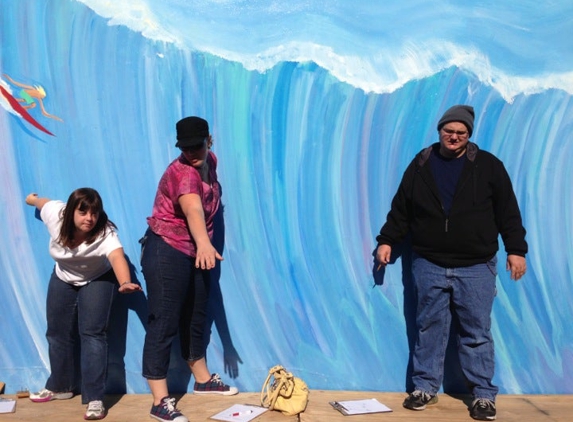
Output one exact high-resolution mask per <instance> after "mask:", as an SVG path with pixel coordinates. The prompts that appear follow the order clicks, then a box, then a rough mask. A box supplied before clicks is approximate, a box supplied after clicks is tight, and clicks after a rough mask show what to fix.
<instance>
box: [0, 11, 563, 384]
mask: <svg viewBox="0 0 573 422" xmlns="http://www.w3.org/2000/svg"><path fill="white" fill-rule="evenodd" d="M186 3H187V2H180V1H175V0H173V1H166V2H161V3H160V2H151V1H147V2H143V1H142V2H114V5H112V4H111V2H97V1H94V0H89V1H88V0H85V1H83V2H78V1H71V0H70V1H54V0H43V1H34V2H32V1H21V2H12V1H9V0H0V10H2V14H1V15H0V40H1V47H0V74H8V75H11V76H13V77H14V78H18V79H19V80H25V81H27V82H28V83H30V84H42V85H43V86H44V88H45V89H46V92H47V94H48V95H47V97H46V99H45V102H46V105H47V106H48V107H49V110H51V111H52V112H53V113H54V114H55V115H57V116H60V117H61V118H62V120H63V122H59V121H53V120H47V119H42V116H41V114H35V117H37V118H38V119H40V120H41V123H42V124H44V125H45V126H46V127H47V129H48V130H50V132H52V133H53V134H54V135H55V136H54V137H47V136H46V137H44V136H43V135H42V134H40V133H36V132H34V131H33V129H31V128H30V127H29V126H26V123H25V122H22V121H21V119H19V117H18V116H16V115H14V114H13V113H10V112H8V110H5V109H4V108H0V133H1V134H2V136H0V143H1V146H2V151H3V154H2V155H0V157H1V158H0V168H1V169H2V171H1V172H0V184H1V186H2V189H0V200H1V203H2V206H1V207H0V217H1V219H2V224H1V225H0V234H1V235H2V238H3V239H5V241H4V242H3V244H2V245H1V246H0V273H1V274H3V275H4V276H3V279H2V282H1V283H0V308H1V313H0V318H1V319H2V321H1V322H2V327H3V329H2V330H1V334H0V353H1V355H2V360H1V361H0V379H1V380H2V381H3V382H6V383H7V391H8V392H14V391H15V390H17V389H20V388H22V387H27V388H29V389H32V390H34V389H39V388H41V387H43V383H44V382H45V379H46V377H47V375H48V373H49V363H48V359H47V344H46V341H45V338H44V332H45V317H44V313H45V305H44V301H45V292H46V287H47V281H48V277H49V274H50V271H51V267H52V265H53V262H52V261H51V259H50V257H49V256H48V253H47V240H48V239H47V235H46V234H45V233H44V232H45V230H44V228H43V227H42V224H41V223H40V222H39V221H38V220H36V219H35V218H34V214H33V212H32V211H31V210H30V208H27V207H26V206H25V205H24V197H25V195H26V194H27V193H29V192H31V191H37V192H39V193H41V194H42V195H46V196H49V197H53V198H61V199H65V198H66V197H67V195H68V194H69V192H70V191H71V190H73V189H75V188H77V187H80V186H92V187H94V188H96V189H98V190H99V191H100V192H101V193H102V196H103V199H104V202H105V204H106V210H107V211H108V214H109V215H110V217H111V218H112V220H113V221H114V222H115V223H116V224H117V226H118V227H119V234H120V237H121V239H122V241H123V243H124V245H125V249H126V253H127V255H128V257H129V258H130V261H131V263H132V264H133V266H134V271H135V275H136V277H137V279H138V280H139V281H141V282H142V284H143V286H144V288H145V283H144V280H143V277H142V276H141V273H140V272H139V270H140V267H139V262H138V260H139V244H138V243H137V241H138V239H139V238H140V237H141V235H142V234H143V232H144V230H145V221H146V220H145V218H146V217H147V216H148V215H149V213H150V211H151V204H152V201H153V196H154V194H155V188H156V186H157V182H158V180H159V177H160V175H161V173H162V171H163V170H164V168H165V166H166V165H167V163H169V162H170V161H171V160H172V159H174V158H175V156H176V152H177V151H176V149H175V148H174V143H175V142H174V123H175V122H176V121H177V120H178V119H179V118H180V117H181V116H183V115H189V114H197V115H201V116H204V117H205V118H207V119H208V120H209V122H210V123H211V126H212V128H213V132H214V141H215V144H214V151H215V153H216V154H217V155H218V157H219V162H220V170H219V176H220V180H221V183H222V185H223V201H224V204H225V209H224V214H223V217H224V228H225V230H224V237H223V232H222V231H220V232H219V238H218V242H220V243H219V244H220V245H221V248H222V249H223V255H224V257H225V260H224V261H223V263H222V264H221V267H220V269H218V272H217V273H216V277H215V279H216V280H217V283H216V286H215V287H218V288H219V289H220V290H219V289H217V288H216V289H215V293H218V295H215V296H216V297H215V302H214V305H216V306H215V307H213V314H212V317H213V325H212V336H211V345H210V347H209V352H208V359H209V363H210V367H211V369H212V370H214V371H217V372H221V373H223V372H224V371H225V368H226V366H228V365H230V366H234V367H236V368H237V371H238V374H237V377H236V378H235V379H233V380H230V379H229V381H232V383H233V384H236V385H237V386H238V387H239V388H240V389H241V390H246V391H257V390H258V389H259V388H260V385H261V383H262V381H263V380H264V376H265V374H266V371H267V370H268V368H269V367H270V366H272V365H274V364H276V363H281V364H283V365H285V366H286V367H287V368H289V369H290V370H292V371H294V372H295V373H296V374H297V375H299V376H301V377H302V378H304V379H305V380H306V381H307V382H308V384H309V386H310V387H311V388H317V389H342V390H382V391H404V390H405V388H406V385H407V371H408V353H409V342H411V337H410V336H409V335H410V334H411V333H410V330H411V323H412V296H411V286H410V285H409V282H408V279H407V277H405V276H403V271H402V267H403V265H402V264H403V263H404V262H406V261H407V254H405V255H404V259H400V260H398V261H397V263H396V264H395V265H392V266H390V267H388V269H387V270H386V272H385V274H384V276H383V283H382V280H381V277H380V274H377V277H373V274H372V250H373V248H374V237H375V235H376V233H377V232H378V230H379V228H380V225H381V224H382V222H383V220H384V218H385V214H386V212H387V211H388V209H389V205H390V200H391V197H392V195H393V193H394V191H395V189H396V187H397V185H398V183H399V180H400V178H401V175H402V172H403V170H404V169H405V167H406V166H407V164H408V163H409V161H410V159H411V158H412V157H413V155H414V154H415V153H416V152H417V151H418V150H420V149H421V148H422V147H424V146H426V145H428V144H429V143H431V142H434V141H435V140H436V122H437V120H438V118H439V116H441V114H442V113H443V111H444V110H445V109H446V108H448V107H449V106H450V105H452V104H456V103H470V104H472V105H473V106H474V107H475V108H476V110H477V112H478V117H477V121H476V127H475V130H474V136H473V138H472V139H474V140H475V141H476V142H477V143H478V145H479V146H480V147H481V148H484V149H486V150H489V151H491V152H493V153H494V154H496V155H497V156H498V157H499V158H500V159H502V160H503V161H504V163H505V164H506V167H507V169H508V172H509V173H510V176H511V178H512V181H513V183H514V187H515V190H516V194H517V196H518V200H519V202H520V205H521V207H522V212H523V218H524V223H525V226H526V228H527V231H528V235H527V240H528V242H529V244H530V253H529V255H528V266H529V272H528V274H527V276H526V278H525V279H524V280H523V281H522V282H519V283H514V282H512V281H511V280H509V277H508V275H507V274H506V272H505V271H504V269H503V264H500V268H499V281H498V298H497V300H496V302H495V309H494V315H493V317H494V324H495V325H494V327H493V331H494V336H495V341H496V346H497V349H496V351H497V354H496V362H497V374H496V378H495V380H494V381H495V382H496V383H497V384H499V386H500V388H501V391H502V392H504V393H546V394H551V393H572V392H573V378H572V375H571V374H573V371H572V369H573V334H571V332H570V330H566V329H565V327H567V326H568V320H569V319H570V315H571V311H570V305H569V303H568V302H569V300H568V298H569V297H571V294H572V290H573V287H572V283H571V280H572V275H573V274H572V270H571V265H570V264H569V262H571V261H572V258H573V256H572V254H573V252H572V251H573V240H572V237H571V235H570V233H572V232H573V227H572V224H573V223H572V220H571V208H572V205H573V197H572V193H571V189H569V183H570V182H569V181H570V180H571V179H572V176H573V174H572V170H571V166H570V165H569V163H568V158H569V157H571V156H573V155H572V154H573V143H572V142H571V141H570V139H569V138H570V137H569V135H568V133H569V132H570V131H571V129H572V128H573V101H572V97H571V94H572V92H573V90H572V89H571V87H570V84H571V83H572V81H571V78H570V75H571V72H572V70H573V66H572V61H573V57H572V54H571V51H573V50H572V49H571V48H569V47H570V44H569V43H570V41H569V40H566V39H564V38H563V37H561V38H563V39H561V38H557V35H556V34H557V33H558V30H560V31H561V32H563V31H565V30H567V29H570V26H571V24H570V23H567V22H566V21H565V18H560V16H561V14H564V15H563V16H565V13H566V12H567V11H568V8H570V7H571V6H569V5H568V4H566V2H554V3H552V6H551V7H550V8H548V10H547V12H546V14H545V15H543V19H545V23H547V22H549V21H551V22H552V23H553V24H554V26H555V27H556V28H554V29H548V28H546V26H544V25H543V22H541V23H539V22H537V21H535V22H534V23H532V22H533V18H532V17H533V16H535V14H536V12H537V9H536V6H534V5H533V4H529V3H517V2H516V3H515V4H514V6H515V9H516V10H515V13H514V15H515V16H514V15H511V20H510V21H509V22H508V23H507V24H506V25H505V26H503V28H502V29H501V30H500V31H501V32H499V35H497V36H495V37H494V39H493V40H492V39H491V38H489V39H488V38H487V36H486V35H485V34H487V31H486V30H487V29H489V30H491V28H492V26H491V25H494V22H499V21H500V20H503V18H504V16H506V15H504V14H503V13H501V12H503V11H504V10H501V11H500V9H499V8H502V9H503V8H504V7H505V6H499V5H494V4H493V3H490V2H480V3H479V4H477V5H473V6H465V7H464V9H463V10H462V9H459V7H460V6H456V7H455V8H454V6H452V5H451V4H450V3H449V2H443V4H442V6H441V7H437V8H435V9H437V10H434V9H432V10H429V9H428V6H426V5H425V3H423V2H409V3H406V4H404V3H403V2H400V3H396V4H395V5H392V6H388V5H386V7H385V8H384V9H382V7H381V6H380V9H379V10H378V6H373V9H369V6H367V5H369V4H370V3H371V2H354V3H353V4H356V3H357V4H358V6H357V7H354V8H352V9H349V7H350V6H349V5H350V3H348V4H347V3H346V2H319V1H316V2H300V3H299V2H293V3H290V5H289V6H286V3H285V4H284V5H282V6H281V4H282V3H279V2H276V3H273V2H268V3H265V4H271V5H274V7H275V9H270V6H265V4H264V3H263V2H257V1H255V2H241V1H231V0H228V1H225V0H219V1H209V2H201V1H199V2H194V5H193V6H189V5H186ZM125 4H129V5H130V8H129V9H126V8H124V7H122V5H125ZM86 5H87V6H89V7H87V6H86ZM333 5H335V6H333ZM104 6H105V7H104ZM337 7H338V8H337ZM114 8H115V9H114ZM309 8H310V9H309ZM311 9H312V10H311ZM224 12H225V13H224ZM311 12H312V13H311ZM440 12H441V14H440ZM464 13H465V14H464ZM483 14H487V16H489V18H487V19H486V18H482V20H481V21H480V20H479V19H478V17H479V16H481V15H483ZM184 16H188V17H189V20H187V21H185V20H183V18H182V17H184ZM376 16H378V17H379V18H380V20H382V21H384V22H386V21H389V19H390V18H393V19H395V20H396V19H397V17H402V16H406V23H409V25H406V26H409V27H410V29H411V31H412V33H413V35H412V36H411V37H408V36H407V35H406V34H405V32H396V33H395V34H394V35H391V34H392V28H388V27H386V28H377V25H376V21H377V19H376ZM460 16H469V17H468V18H463V19H462V20H461V21H460V20H456V19H460ZM492 16H495V17H496V19H493V17H492ZM568 16H570V14H569V15H568ZM134 17H135V18H137V19H133V18H134ZM198 17H201V19H199V18H198ZM233 17H234V21H233V19H232V18H233ZM438 17H441V18H440V19H439V20H436V19H437V18H438ZM537 17H538V18H539V16H537ZM465 19H469V20H465ZM471 19H474V20H473V21H472V20H471ZM543 19H541V20H543ZM24 21H25V22H27V25H26V26H25V27H24V26H22V25H19V22H24ZM478 21H479V22H482V21H483V22H484V23H486V22H489V25H490V26H489V27H487V25H485V26H486V28H481V26H480V25H477V22H478ZM137 22H139V27H138V26H137ZM184 22H188V25H187V26H188V28H187V30H185V29H184V28H185V26H184V25H183V23H184ZM422 22H423V23H424V24H425V23H426V22H428V26H426V29H425V30H424V29H423V27H422V25H421V23H422ZM460 22H461V23H460ZM464 22H465V23H466V24H467V23H468V22H474V24H473V26H472V27H471V28H470V29H475V31H472V32H471V34H469V35H468V34H467V33H466V31H465V30H464V28H463V27H461V25H462V23H464ZM110 23H111V24H112V25H110ZM445 23H453V24H452V25H453V28H447V29H444V28H443V27H444V26H445ZM312 25H314V26H312ZM567 25H569V26H567ZM398 27H399V25H398V24H397V23H396V24H395V25H394V29H396V28H398ZM474 27H475V28H474ZM241 28H243V29H244V32H240V29H241ZM312 28H314V29H312ZM477 28H479V29H480V31H481V32H476V31H477ZM512 28H514V29H513V30H512ZM517 28H521V30H518V29H517ZM524 28H525V29H524ZM526 28H529V30H526ZM271 29H273V31H271ZM327 29H328V31H327ZM313 31H314V32H313ZM404 31H405V30H404ZM553 31H555V32H553ZM217 34H219V36H218V35H217ZM380 34H381V35H380ZM428 34H431V35H432V37H431V40H430V41H427V43H426V44H419V43H417V42H416V40H417V39H423V38H428V39H429V37H428V36H427V35H428ZM460 34H465V35H464V36H463V37H461V38H460V37H459V35H460ZM503 34H506V35H507V34H511V35H512V37H513V38H511V37H510V40H508V39H507V37H504V36H502V35H503ZM239 35H241V36H239ZM470 35H471V36H470ZM372 37H374V38H372ZM474 38H475V40H476V41H475V42H469V41H470V39H474ZM263 39H264V40H263ZM511 39H514V40H515V41H514V42H510V41H511ZM232 40H235V41H234V42H231V41H232ZM237 40H240V41H241V42H237ZM261 40H263V41H264V42H263V41H261ZM373 40H375V42H374V41H373ZM490 41H491V42H490ZM528 43H529V44H528ZM380 45H384V46H385V49H384V50H383V51H384V53H383V54H381V55H380V57H384V59H381V58H378V59H377V58H376V57H374V58H373V59H371V58H370V54H371V53H372V51H373V50H372V49H375V48H378V50H380ZM408 45H410V46H416V50H415V52H414V53H412V55H411V60H410V62H411V66H407V64H408V60H407V57H406V56H407V54H406V52H407V51H408V48H404V46H408ZM421 45H423V47H420V46H421ZM527 45H531V46H532V47H540V48H526V46H527ZM309 46H321V47H320V51H317V50H312V49H309V48H307V47H309ZM428 46H435V48H429V47H428ZM453 46H457V47H461V48H462V50H461V51H462V53H464V54H465V53H467V52H474V53H475V54H474V55H473V56H471V55H470V56H468V60H467V61H466V62H463V63H462V62H458V61H456V59H455V57H460V56H455V55H454V54H453V53H449V51H451V49H453V48H454V47H453ZM549 46H551V48H549ZM438 47H440V48H442V50H440V49H439V48H438ZM541 47H543V48H541ZM411 48H413V47H411ZM281 49H282V51H279V50H281ZM425 50H432V51H433V52H432V54H429V55H428V58H427V61H425V62H424V61H423V63H418V62H417V60H414V58H419V57H420V56H423V53H424V52H425ZM269 52H270V53H269ZM504 52H506V53H507V56H506V57H510V58H511V61H512V63H513V65H512V66H509V65H508V64H507V63H504V61H503V60H501V59H500V57H501V56H503V53H504ZM534 52H535V53H534ZM329 53H330V55H329ZM392 53H394V57H398V58H397V59H395V61H393V62H392V63H394V64H391V65H388V66H386V64H388V63H390V62H388V60H391V59H389V58H388V57H387V56H389V57H392ZM534 54H536V55H537V56H536V57H533V55H534ZM557 56H561V57H562V59H561V60H557V59H556V57H557ZM321 57H322V61H321ZM352 57H355V58H356V61H352V60H351V58H352ZM470 57H473V58H471V60H470ZM476 57H481V58H482V59H483V60H481V62H480V61H479V60H476V59H475V58H476ZM376 60H380V61H379V62H377V61H376ZM392 60H394V59H392ZM350 62H352V63H353V64H355V62H356V63H358V64H357V65H356V67H352V66H348V63H350ZM558 62H559V63H558ZM336 63H339V66H338V67H337V66H335V64H336ZM408 67H411V69H410V70H407V68H408ZM337 69H339V70H338V71H337ZM480 69H482V70H483V69H497V70H496V72H499V73H495V72H490V73H482V72H481V70H480ZM548 69H549V70H550V71H548ZM337 72H338V73H337ZM344 72H346V73H347V74H348V75H350V76H352V77H350V76H348V77H345V76H344V75H342V74H341V73H344ZM500 75H504V76H503V77H502V76H500ZM488 78H489V79H488ZM523 81H527V83H530V85H527V84H526V83H524V82H523ZM33 112H34V111H33V110H32V113H33ZM499 258H500V263H503V262H504V261H505V258H504V253H503V251H502V252H500V257H499ZM217 299H218V300H217ZM145 320H146V316H145V298H144V297H122V298H121V299H120V301H118V306H117V309H116V311H115V313H114V319H113V321H114V324H113V326H114V330H115V331H114V333H113V334H114V335H113V336H112V338H113V341H112V344H111V355H110V358H111V363H110V381H109V384H110V385H109V389H110V391H127V392H135V393H145V392H147V391H148V389H147V386H146V383H145V381H144V379H143V378H142V377H141V375H140V372H141V351H142V345H143V337H144V335H145ZM172 360H173V362H172V376H173V379H174V381H173V382H174V384H175V385H174V388H177V389H180V390H183V391H185V390H187V388H188V382H189V377H188V375H185V371H184V370H183V369H184V367H185V364H184V363H182V362H181V361H180V359H179V358H178V356H177V353H176V352H174V354H173V359H172ZM451 362H452V364H451V365H448V374H447V376H446V383H445V388H447V389H449V390H450V391H463V389H464V383H463V380H461V379H460V375H459V370H458V369H457V368H456V367H455V359H451ZM523 368H527V370H526V371H524V370H523Z"/></svg>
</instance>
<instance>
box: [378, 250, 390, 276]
mask: <svg viewBox="0 0 573 422" xmlns="http://www.w3.org/2000/svg"><path fill="white" fill-rule="evenodd" d="M391 255H392V246H390V245H380V246H378V249H376V261H378V267H377V268H376V271H378V270H380V268H382V265H384V266H386V264H388V263H389V262H390V256H391Z"/></svg>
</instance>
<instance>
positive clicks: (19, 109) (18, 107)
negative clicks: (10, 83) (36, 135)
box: [0, 85, 54, 136]
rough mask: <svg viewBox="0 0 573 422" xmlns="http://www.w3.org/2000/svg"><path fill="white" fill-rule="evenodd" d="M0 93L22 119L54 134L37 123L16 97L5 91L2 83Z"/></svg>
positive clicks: (49, 133)
mask: <svg viewBox="0 0 573 422" xmlns="http://www.w3.org/2000/svg"><path fill="white" fill-rule="evenodd" d="M0 93H2V95H3V96H4V98H6V100H8V102H9V103H10V105H11V106H12V108H13V109H14V110H15V111H17V112H18V113H19V114H20V115H21V116H22V117H23V118H24V120H26V121H27V122H28V123H30V124H31V125H32V126H34V127H35V128H37V129H40V130H41V131H42V132H45V133H47V134H48V135H51V136H54V134H53V133H52V132H50V131H49V130H48V129H46V128H45V127H44V126H42V125H41V124H40V123H38V121H37V120H36V119H34V118H33V117H32V116H31V115H30V113H28V111H26V109H25V108H24V107H22V105H21V104H20V103H19V102H18V100H17V99H16V98H14V97H13V96H12V94H10V93H9V92H8V91H6V90H5V89H4V87H3V86H2V85H0Z"/></svg>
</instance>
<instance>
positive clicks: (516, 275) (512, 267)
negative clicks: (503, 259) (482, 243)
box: [505, 255, 527, 281]
mask: <svg viewBox="0 0 573 422" xmlns="http://www.w3.org/2000/svg"><path fill="white" fill-rule="evenodd" d="M505 268H506V269H507V271H511V279H512V280H515V281H517V280H519V279H520V278H521V277H523V275H524V274H525V272H526V271H527V264H526V263H525V257H523V256H519V255H507V263H506V265H505Z"/></svg>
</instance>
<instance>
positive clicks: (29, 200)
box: [26, 192, 50, 210]
mask: <svg viewBox="0 0 573 422" xmlns="http://www.w3.org/2000/svg"><path fill="white" fill-rule="evenodd" d="M49 201H50V200H49V199H48V198H39V197H38V194H37V193H34V192H32V193H29V194H28V196H26V204H28V205H31V206H33V207H36V208H38V209H39V210H41V209H42V207H43V206H44V204H46V202H49Z"/></svg>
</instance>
